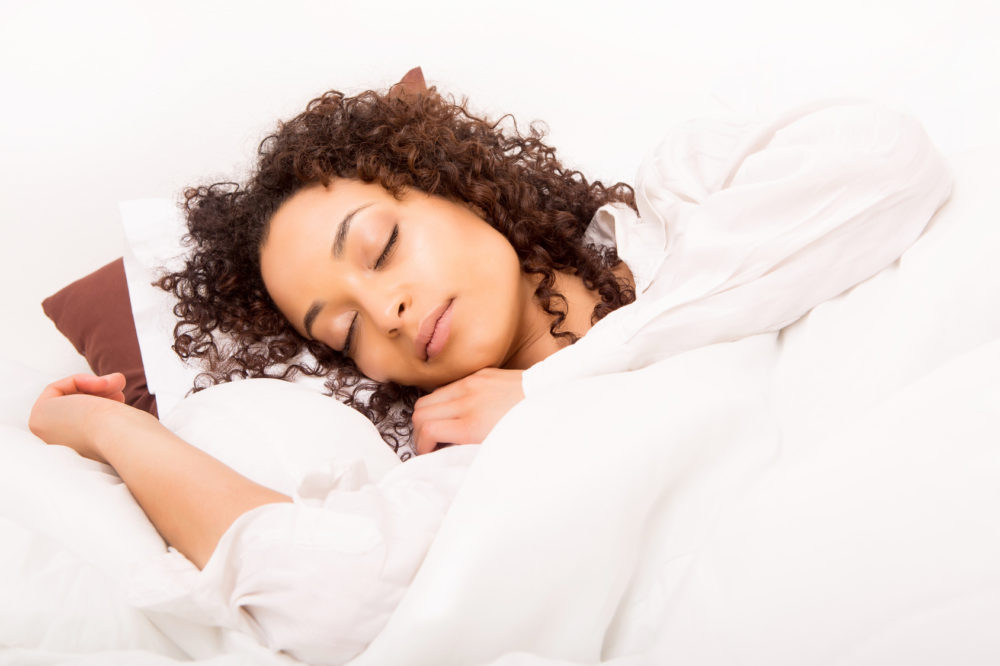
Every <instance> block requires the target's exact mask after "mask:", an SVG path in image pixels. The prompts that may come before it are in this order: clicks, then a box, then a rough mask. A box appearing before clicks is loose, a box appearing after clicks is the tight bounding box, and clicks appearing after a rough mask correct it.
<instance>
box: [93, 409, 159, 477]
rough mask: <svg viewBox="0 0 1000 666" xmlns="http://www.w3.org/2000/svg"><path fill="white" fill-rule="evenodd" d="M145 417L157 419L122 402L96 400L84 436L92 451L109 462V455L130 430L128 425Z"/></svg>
mask: <svg viewBox="0 0 1000 666" xmlns="http://www.w3.org/2000/svg"><path fill="white" fill-rule="evenodd" d="M143 417H147V418H150V419H154V420H155V418H154V417H153V416H152V415H151V414H149V413H147V412H144V411H141V410H138V409H136V408H134V407H130V406H129V405H126V404H124V403H121V402H117V401H114V400H108V399H105V398H94V404H93V407H92V408H91V409H90V410H89V411H88V414H87V418H86V421H85V424H84V436H85V437H86V438H87V440H88V443H89V444H90V449H91V450H92V451H93V452H94V453H96V454H97V455H98V456H99V457H100V458H101V459H102V460H104V461H105V462H108V458H109V457H111V456H110V455H109V454H111V453H112V452H113V449H114V447H116V446H117V445H118V440H119V439H120V438H121V437H122V436H123V435H125V433H126V432H127V431H128V430H129V428H128V424H129V423H131V422H134V421H137V420H142V419H143Z"/></svg>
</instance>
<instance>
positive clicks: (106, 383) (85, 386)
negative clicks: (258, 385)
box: [39, 372, 125, 400]
mask: <svg viewBox="0 0 1000 666" xmlns="http://www.w3.org/2000/svg"><path fill="white" fill-rule="evenodd" d="M124 388H125V375H123V374H122V373H120V372H112V373H111V374H107V375H103V376H101V377H98V376H96V375H89V374H86V373H79V374H75V375H70V376H69V377H63V378H62V379H60V380H58V381H55V382H52V383H51V384H49V385H48V386H46V387H45V388H44V389H43V390H42V393H41V395H40V396H39V399H42V398H57V397H60V396H64V395H73V394H74V393H87V394H90V395H96V396H99V397H107V398H112V399H114V400H117V398H116V397H115V396H116V395H117V394H118V393H122V392H123V390H124Z"/></svg>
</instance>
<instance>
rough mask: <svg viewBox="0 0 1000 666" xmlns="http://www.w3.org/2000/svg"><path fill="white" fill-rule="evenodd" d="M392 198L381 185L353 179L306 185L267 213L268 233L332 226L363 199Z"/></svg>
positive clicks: (266, 242) (282, 234)
mask: <svg viewBox="0 0 1000 666" xmlns="http://www.w3.org/2000/svg"><path fill="white" fill-rule="evenodd" d="M386 200H393V197H392V195H391V194H390V193H389V192H388V191H387V190H385V188H383V187H382V186H381V185H378V184H375V183H362V182H359V181H354V180H346V179H337V180H333V181H331V182H330V184H329V185H325V186H324V185H323V184H322V183H315V184H312V185H308V186H306V187H304V188H302V189H301V190H299V191H298V192H296V193H295V194H294V195H292V196H291V197H289V198H288V200H287V201H285V202H284V203H283V204H282V205H281V206H280V207H279V208H278V210H277V211H276V212H275V213H274V215H273V216H272V217H271V223H270V224H269V225H268V234H267V237H266V238H265V239H264V243H263V245H267V244H268V243H269V242H270V241H271V240H272V239H271V236H272V235H274V234H275V233H277V235H278V236H279V237H282V236H285V235H287V234H295V233H298V232H300V231H317V230H320V229H332V228H333V227H334V225H335V224H336V223H338V222H339V221H340V220H342V219H343V218H344V216H345V215H346V214H347V213H348V212H349V211H351V210H353V209H355V208H357V207H358V206H359V205H364V204H366V203H376V202H380V201H386Z"/></svg>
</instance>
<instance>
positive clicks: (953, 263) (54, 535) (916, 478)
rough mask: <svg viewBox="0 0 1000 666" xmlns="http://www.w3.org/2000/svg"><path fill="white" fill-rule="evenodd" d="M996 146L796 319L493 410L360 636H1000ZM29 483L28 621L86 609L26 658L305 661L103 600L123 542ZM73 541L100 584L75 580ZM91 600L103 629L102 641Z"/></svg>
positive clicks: (566, 659)
mask: <svg viewBox="0 0 1000 666" xmlns="http://www.w3.org/2000/svg"><path fill="white" fill-rule="evenodd" d="M993 156H994V153H992V152H990V151H984V153H983V154H981V155H973V156H968V158H967V160H966V161H960V162H956V163H955V164H954V166H955V171H956V183H957V184H956V187H955V193H954V198H953V200H952V201H951V202H949V204H947V206H946V207H945V209H944V210H942V211H941V213H939V215H938V216H937V217H936V218H935V220H934V222H933V223H932V226H931V228H930V229H929V230H928V231H927V232H926V233H925V234H924V236H923V237H922V238H921V239H920V240H919V241H918V242H917V244H916V245H915V246H914V247H913V248H912V249H911V250H910V251H909V252H907V254H906V255H905V256H904V257H903V259H902V260H901V261H900V262H899V263H897V264H895V265H894V266H892V267H890V268H889V269H887V270H885V271H883V272H882V273H880V274H879V275H877V276H876V277H874V278H872V279H871V280H868V281H867V282H865V283H864V284H862V285H860V286H859V287H857V288H855V289H854V290H853V291H851V292H850V293H848V294H845V295H842V296H840V297H838V298H835V299H833V300H831V301H829V302H827V303H824V304H823V305H820V306H819V307H817V308H815V309H814V310H813V311H812V312H811V313H810V314H809V315H808V316H807V317H805V318H804V319H802V320H800V321H798V322H797V323H795V324H794V325H792V326H789V327H787V328H784V329H782V330H781V331H780V332H770V333H763V334H759V335H754V336H752V337H748V338H746V339H743V340H740V341H736V342H727V343H721V344H714V345H710V346H705V347H701V348H697V349H694V350H691V351H687V352H685V353H682V354H679V355H675V356H671V357H669V358H665V359H664V360H660V361H658V362H654V363H652V364H651V365H648V366H647V367H645V368H644V369H641V370H637V371H634V372H627V373H622V372H616V371H614V369H613V368H608V369H607V370H606V371H605V372H604V374H603V375H601V376H596V377H590V378H583V379H578V380H575V381H572V382H563V383H561V384H559V388H558V390H548V391H545V390H543V391H536V392H535V393H534V395H533V396H532V397H531V398H530V399H529V400H526V401H525V402H523V403H522V404H521V405H519V406H518V407H517V408H515V409H514V410H513V411H512V412H511V413H510V414H508V416H507V417H506V418H505V419H504V420H503V421H501V423H500V424H499V425H498V427H497V428H496V429H495V430H494V432H493V433H491V435H490V438H489V439H488V441H487V442H486V444H485V445H484V446H483V447H482V451H481V454H480V455H479V457H478V458H477V459H476V462H475V463H474V464H473V465H472V467H471V468H470V470H469V476H468V478H467V480H466V483H465V484H464V485H463V486H462V488H461V490H460V491H459V493H458V495H457V497H456V500H455V502H454V504H453V505H452V507H451V509H450V510H449V512H448V515H447V516H446V518H445V521H444V524H443V526H442V528H441V530H440V532H439V533H438V536H437V538H436V540H435V541H434V544H433V545H432V547H431V550H430V552H429V554H428V556H427V558H426V560H425V561H424V563H423V566H422V567H421V568H420V570H419V572H418V573H417V575H416V577H415V578H414V580H413V583H412V585H411V587H410V589H409V591H408V592H407V594H406V595H405V597H404V598H403V600H402V602H401V603H400V605H399V607H398V608H397V610H396V612H395V614H394V615H393V616H392V617H391V619H390V620H389V623H388V625H387V626H386V627H385V629H384V630H383V631H382V633H381V634H380V635H379V636H378V638H377V639H376V640H375V641H374V642H373V643H372V645H371V646H370V647H369V649H368V650H367V651H366V652H365V653H363V654H362V655H361V656H360V657H359V658H358V659H356V660H355V662H353V663H356V664H479V663H496V664H504V665H509V664H547V665H550V666H555V665H556V664H567V663H575V664H593V663H598V662H601V661H610V662H612V663H618V664H647V663H649V664H659V663H671V662H674V663H683V664H716V663H741V664H746V663H754V664H755V663H760V664H782V663H786V664H801V663H838V664H875V663H907V664H921V663H927V664H936V663H946V662H947V663H963V664H977V663H983V664H985V663H995V662H996V661H997V659H998V658H1000V643H998V639H997V637H996V632H995V631H994V629H995V626H996V624H997V620H998V619H1000V564H997V563H998V562H1000V527H998V524H997V521H996V516H997V515H998V510H1000V490H998V489H1000V483H998V481H1000V452H998V450H997V445H996V441H997V433H998V432H1000V386H998V384H997V381H996V379H995V378H996V377H998V376H1000V373H998V371H1000V344H998V343H997V342H996V341H997V340H998V338H1000V312H998V308H997V307H996V306H995V303H996V302H997V296H998V295H1000V275H998V273H1000V272H998V271H996V270H995V269H994V268H993V257H995V256H997V253H998V252H1000V231H998V229H1000V227H998V226H997V225H996V224H995V223H994V220H995V219H996V212H995V210H996V204H997V202H996V201H995V200H994V197H993V195H992V192H991V187H990V184H991V183H992V182H995V180H996V177H997V176H998V174H997V169H996V167H995V166H994V160H993ZM585 340H586V338H585ZM553 360H554V361H555V360H557V357H553ZM560 414H564V415H568V416H567V418H557V417H554V415H560ZM13 430H16V428H12V429H11V430H10V431H5V432H7V433H8V434H5V435H4V439H3V444H4V446H5V447H9V446H12V445H13V444H14V439H15V435H14V434H13ZM21 432H22V433H23V430H22V431H21ZM18 445H23V446H25V447H27V446H29V442H28V441H27V440H26V439H25V440H23V441H20V444H18ZM8 450H9V449H8ZM24 450H27V449H24ZM41 450H42V451H45V452H46V453H44V454H37V456H36V457H38V456H42V455H44V456H45V457H46V465H48V467H45V466H43V465H41V464H35V463H34V462H32V460H30V459H32V456H29V455H25V456H24V457H23V458H22V459H21V461H22V462H21V464H19V465H17V464H15V465H8V466H7V467H6V469H5V472H6V473H7V475H8V476H7V477H6V480H8V481H9V482H10V483H13V482H14V480H15V477H24V476H25V475H26V474H45V473H46V470H47V469H52V467H51V466H52V461H53V460H54V459H55V458H57V457H58V455H63V454H60V453H58V452H59V450H58V449H44V448H42V449H41ZM63 453H66V452H65V451H64V452H63ZM33 455H34V454H33ZM5 459H6V460H10V458H9V457H7V456H5ZM15 462H16V461H15ZM93 467H94V469H93V470H92V472H91V473H92V474H93V473H100V474H106V471H105V470H102V469H99V467H100V466H93ZM108 484H109V485H108V487H109V488H114V487H115V486H114V485H113V482H112V481H111V480H110V478H109V481H108ZM43 485H44V484H43ZM26 486H27V484H24V483H22V484H21V486H19V489H20V490H21V491H22V492H21V493H20V495H19V496H18V497H16V498H15V497H8V496H4V497H3V498H2V499H3V501H2V502H0V511H2V513H0V517H2V518H3V519H4V520H3V522H0V530H2V532H0V534H2V535H3V538H4V543H5V544H7V543H17V544H19V547H18V548H14V549H10V550H8V551H7V552H6V553H5V558H6V559H5V562H4V564H5V565H6V566H5V568H3V569H2V570H3V571H4V572H5V575H7V574H8V573H10V575H13V573H11V572H14V573H16V574H17V575H18V576H20V579H21V580H25V581H28V583H26V584H24V585H19V586H13V585H5V591H7V590H13V593H12V594H8V595H5V597H4V600H3V602H2V603H3V606H2V607H0V613H2V618H3V619H4V622H3V623H0V625H2V626H4V627H14V626H15V625H13V624H8V619H10V618H15V617H18V615H17V613H20V612H23V609H24V608H31V609H37V610H36V611H35V612H36V615H35V616H34V617H35V619H38V620H43V619H45V618H49V620H50V622H55V624H54V625H50V626H56V627H61V628H62V632H61V633H57V634H49V635H47V636H39V635H23V632H21V633H19V632H18V631H16V630H14V629H12V630H10V631H9V632H8V633H7V634H5V635H4V636H3V637H2V639H3V640H2V641H0V642H2V644H4V645H7V646H12V647H15V646H16V650H15V651H12V652H8V653H7V654H6V655H4V657H7V658H9V659H11V660H12V661H10V663H38V664H42V663H46V664H47V663H66V662H67V661H68V659H69V658H70V657H71V656H72V655H75V658H76V659H78V662H77V663H87V661H86V657H85V656H84V655H85V653H88V652H89V653H91V654H92V655H93V656H92V661H91V662H90V663H102V664H104V663H121V664H125V663H128V664H145V663H148V664H160V663H170V661H171V660H172V659H173V658H179V657H180V656H181V655H184V654H187V655H192V656H195V657H197V658H199V659H202V660H204V663H206V664H207V663H212V664H214V663H267V662H269V661H272V660H273V661H274V662H275V663H284V662H285V661H286V658H283V657H281V656H278V655H270V654H268V653H266V652H263V651H260V650H258V649H255V647H254V646H253V645H251V644H249V643H247V642H243V641H241V637H240V636H239V635H238V634H232V633H226V632H221V631H220V630H217V629H211V628H207V627H200V628H199V627H198V625H197V624H196V623H193V622H189V623H188V624H187V625H185V624H184V623H183V622H182V621H180V620H178V619H176V618H173V619H166V618H163V617H156V616H152V617H147V616H144V615H142V614H141V613H138V611H135V609H133V608H130V607H129V606H128V605H127V604H126V603H125V601H124V595H123V594H120V595H119V594H118V593H115V594H109V596H108V597H106V599H107V602H106V603H104V604H97V603H95V600H94V594H92V593H91V594H88V593H86V591H87V590H88V589H90V590H97V589H102V585H103V586H104V587H103V589H112V590H113V589H116V587H115V584H114V583H112V584H111V585H109V584H108V583H109V581H114V580H115V578H114V576H113V571H114V568H113V567H95V565H94V564H93V563H92V561H90V560H89V559H88V558H91V557H93V556H94V553H95V552H96V551H89V552H88V551H86V550H85V549H80V548H75V549H74V546H73V544H72V540H71V539H66V538H60V530H59V529H52V530H49V527H50V526H51V525H53V524H55V523H54V521H53V520H50V521H39V522H38V523H37V524H26V522H25V521H26V519H25V518H24V516H25V515H27V513H28V509H25V508H24V506H23V504H24V503H25V502H27V501H28V500H26V499H25V497H28V498H31V495H30V492H29V491H28V489H27V488H26ZM7 487H8V488H9V487H10V486H7ZM55 499H56V500H60V501H65V498H63V497H59V498H55ZM17 501H20V502H21V504H22V506H21V507H18V506H16V505H15V502H17ZM33 501H36V502H43V503H44V501H45V498H41V499H40V498H38V497H37V496H35V497H34V499H33ZM37 515H38V513H37V512H35V514H34V516H35V517H36V518H37ZM19 516H20V518H19ZM124 520H125V521H126V522H128V521H129V520H132V518H125V519H124ZM57 527H58V525H57ZM64 527H65V526H64ZM43 535H45V536H43ZM63 537H65V535H63ZM152 537H155V533H154V534H152V535H150V537H149V538H150V539H151V540H150V542H149V547H148V548H147V549H146V551H145V552H148V553H152V554H158V553H160V552H162V544H156V543H155V542H153V541H152ZM60 544H61V545H60ZM139 550H141V549H139V548H136V552H138V551H139ZM29 553H31V554H33V555H35V557H28V556H27V554H29ZM69 555H72V557H70V556H69ZM74 558H75V559H74ZM60 563H63V566H64V567H67V568H66V571H68V572H70V573H71V574H72V576H74V577H75V579H76V580H78V581H80V582H79V583H77V587H76V588H71V589H75V590H78V591H79V593H78V594H69V595H67V594H65V593H63V594H60V591H62V590H64V587H63V584H62V583H59V582H58V581H59V580H60V579H59V578H58V577H53V576H52V575H51V572H53V571H58V570H59V569H58V568H57V565H59V564H60ZM66 563H69V564H66ZM109 569H110V571H109ZM62 580H65V578H63V579H62ZM88 580H90V581H93V582H92V583H87V582H86V581H88ZM87 585H92V587H89V588H88V587H87ZM30 599H50V600H53V601H51V602H50V603H48V605H45V604H40V603H36V604H35V605H31V604H30V603H28V601H29V600H30ZM55 599H59V600H60V602H61V603H58V604H57V603H55V601H54V600H55ZM42 606H44V608H43V607H42ZM79 618H89V621H90V623H91V625H90V626H92V627H93V628H94V631H96V632H97V633H90V634H89V635H90V636H91V638H92V642H90V643H89V644H86V645H81V644H80V642H79V641H80V638H79V636H80V635H81V634H80V633H78V632H77V631H74V629H73V627H74V626H76V627H78V626H80V625H73V624H72V623H73V622H79V621H80V620H79ZM149 620H152V621H153V622H152V623H150V622H149ZM60 622H61V624H60ZM171 623H173V624H171ZM33 626H43V625H38V624H35V625H33ZM57 632H58V630H57ZM196 634H197V640H195V639H194V638H192V637H193V636H195V635H196ZM136 649H137V650H138V652H136V651H134V650H136ZM127 650H133V651H127ZM234 655H241V657H240V658H241V659H243V660H244V661H234V660H233V658H234ZM0 660H2V658H0Z"/></svg>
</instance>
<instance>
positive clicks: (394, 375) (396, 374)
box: [355, 343, 406, 384]
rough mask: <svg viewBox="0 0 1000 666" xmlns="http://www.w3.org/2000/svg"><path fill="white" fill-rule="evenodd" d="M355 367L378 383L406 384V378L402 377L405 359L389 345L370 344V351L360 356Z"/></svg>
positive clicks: (367, 350)
mask: <svg viewBox="0 0 1000 666" xmlns="http://www.w3.org/2000/svg"><path fill="white" fill-rule="evenodd" d="M355 365H357V366H358V369H359V370H361V372H362V373H364V375H365V376H366V377H368V378H369V379H373V380H375V381H377V382H388V381H393V382H397V383H403V384H405V383H406V381H405V379H406V378H405V377H401V376H400V371H401V370H402V369H403V359H401V358H400V355H399V353H398V351H397V350H394V349H393V348H392V347H391V346H389V345H385V344H380V343H372V344H370V345H369V346H368V349H366V350H365V351H364V352H363V353H361V354H359V355H358V358H357V359H356V360H355Z"/></svg>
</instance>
